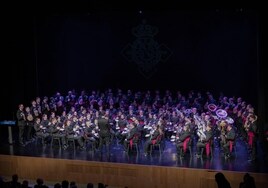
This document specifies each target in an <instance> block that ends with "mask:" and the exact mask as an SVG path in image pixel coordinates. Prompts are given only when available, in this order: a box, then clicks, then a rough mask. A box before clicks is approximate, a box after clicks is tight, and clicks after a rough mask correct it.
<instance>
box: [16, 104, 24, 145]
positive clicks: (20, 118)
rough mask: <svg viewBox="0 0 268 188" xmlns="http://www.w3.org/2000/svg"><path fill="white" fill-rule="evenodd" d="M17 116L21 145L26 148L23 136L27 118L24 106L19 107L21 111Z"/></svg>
mask: <svg viewBox="0 0 268 188" xmlns="http://www.w3.org/2000/svg"><path fill="white" fill-rule="evenodd" d="M16 116H17V120H18V126H19V143H20V145H21V146H25V144H24V138H23V134H24V128H25V125H26V117H25V113H24V106H23V104H20V105H19V109H18V110H17V114H16Z"/></svg>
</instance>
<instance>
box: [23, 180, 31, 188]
mask: <svg viewBox="0 0 268 188" xmlns="http://www.w3.org/2000/svg"><path fill="white" fill-rule="evenodd" d="M21 187H22V188H31V187H29V182H28V181H27V180H24V181H23V182H22V185H21Z"/></svg>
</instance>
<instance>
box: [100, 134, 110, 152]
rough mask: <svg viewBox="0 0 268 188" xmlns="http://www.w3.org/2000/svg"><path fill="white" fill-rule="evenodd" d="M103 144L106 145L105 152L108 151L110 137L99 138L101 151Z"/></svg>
mask: <svg viewBox="0 0 268 188" xmlns="http://www.w3.org/2000/svg"><path fill="white" fill-rule="evenodd" d="M103 144H105V145H106V148H107V150H108V151H109V146H110V135H105V136H100V144H99V149H100V150H102V146H103Z"/></svg>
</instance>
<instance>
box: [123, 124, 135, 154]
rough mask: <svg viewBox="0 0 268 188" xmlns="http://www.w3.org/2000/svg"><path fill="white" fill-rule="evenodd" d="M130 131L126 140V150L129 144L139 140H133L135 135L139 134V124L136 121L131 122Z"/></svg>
mask: <svg viewBox="0 0 268 188" xmlns="http://www.w3.org/2000/svg"><path fill="white" fill-rule="evenodd" d="M129 129H130V130H129V132H128V134H127V137H126V139H125V140H124V150H125V151H127V147H128V145H129V144H130V145H131V144H132V143H133V142H136V141H137V140H133V139H134V136H135V135H137V134H138V129H137V124H136V123H134V122H131V123H130V124H129Z"/></svg>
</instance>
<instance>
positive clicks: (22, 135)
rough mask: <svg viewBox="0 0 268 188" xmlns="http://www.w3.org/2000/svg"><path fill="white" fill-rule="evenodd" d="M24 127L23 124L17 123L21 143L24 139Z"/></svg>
mask: <svg viewBox="0 0 268 188" xmlns="http://www.w3.org/2000/svg"><path fill="white" fill-rule="evenodd" d="M24 129H25V125H19V143H20V144H22V143H23V141H24Z"/></svg>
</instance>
